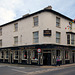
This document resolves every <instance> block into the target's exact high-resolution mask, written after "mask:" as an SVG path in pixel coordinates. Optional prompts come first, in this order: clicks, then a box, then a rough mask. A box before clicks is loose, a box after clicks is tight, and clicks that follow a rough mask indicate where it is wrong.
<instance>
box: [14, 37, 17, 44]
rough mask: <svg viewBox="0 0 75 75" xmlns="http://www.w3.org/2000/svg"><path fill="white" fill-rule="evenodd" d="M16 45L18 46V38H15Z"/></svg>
mask: <svg viewBox="0 0 75 75" xmlns="http://www.w3.org/2000/svg"><path fill="white" fill-rule="evenodd" d="M14 45H18V36H16V37H14Z"/></svg>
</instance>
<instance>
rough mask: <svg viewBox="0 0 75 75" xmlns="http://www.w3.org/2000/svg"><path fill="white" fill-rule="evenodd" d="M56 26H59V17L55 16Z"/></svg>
mask: <svg viewBox="0 0 75 75" xmlns="http://www.w3.org/2000/svg"><path fill="white" fill-rule="evenodd" d="M56 27H60V18H58V17H56Z"/></svg>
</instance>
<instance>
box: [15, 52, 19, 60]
mask: <svg viewBox="0 0 75 75" xmlns="http://www.w3.org/2000/svg"><path fill="white" fill-rule="evenodd" d="M16 52H17V54H16ZM18 55H19V52H18V51H15V52H14V59H15V60H16V59H18ZM16 56H17V58H16Z"/></svg>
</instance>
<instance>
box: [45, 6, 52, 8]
mask: <svg viewBox="0 0 75 75" xmlns="http://www.w3.org/2000/svg"><path fill="white" fill-rule="evenodd" d="M44 9H52V6H48V7H46V8H44Z"/></svg>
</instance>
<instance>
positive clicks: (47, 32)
mask: <svg viewBox="0 0 75 75" xmlns="http://www.w3.org/2000/svg"><path fill="white" fill-rule="evenodd" d="M43 34H44V36H51V30H44V31H43Z"/></svg>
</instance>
